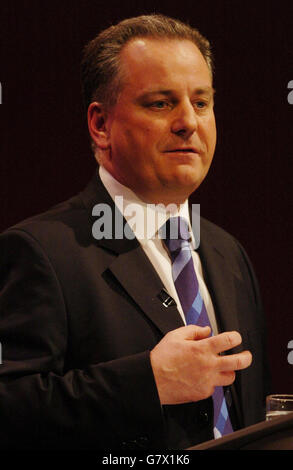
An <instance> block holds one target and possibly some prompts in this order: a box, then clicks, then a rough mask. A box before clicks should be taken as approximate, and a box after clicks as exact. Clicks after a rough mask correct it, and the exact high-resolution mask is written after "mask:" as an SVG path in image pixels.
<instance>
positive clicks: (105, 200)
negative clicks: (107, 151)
mask: <svg viewBox="0 0 293 470" xmlns="http://www.w3.org/2000/svg"><path fill="white" fill-rule="evenodd" d="M80 197H81V198H82V200H83V203H84V205H85V206H86V209H87V211H88V215H89V220H90V224H91V226H92V225H93V223H94V221H95V218H94V217H93V215H92V211H93V207H94V206H95V205H96V204H106V205H107V206H109V207H110V209H111V214H112V227H115V214H116V216H117V213H115V211H117V210H118V209H117V208H116V207H115V205H114V202H113V200H112V198H111V196H110V195H109V193H108V192H107V191H106V189H105V187H104V185H103V184H102V182H101V180H100V178H99V176H98V174H95V175H94V177H93V179H92V180H91V182H90V183H89V185H88V186H87V187H86V189H85V190H84V191H83V192H82V193H81V194H80ZM126 224H127V222H126V221H125V219H124V218H123V231H122V233H123V234H124V233H125V230H124V229H125V225H126ZM112 235H113V236H112V237H111V238H103V239H101V240H95V243H96V244H97V245H98V246H100V247H102V248H104V249H106V250H107V251H110V252H111V253H112V254H113V255H114V256H113V258H112V261H111V263H110V264H109V266H108V269H109V270H110V271H111V272H112V274H113V275H114V276H115V278H116V280H117V282H119V283H120V284H121V285H122V287H123V288H124V289H125V291H126V292H127V293H128V295H129V296H130V297H131V298H132V299H133V300H134V302H135V303H136V304H137V305H138V307H139V308H140V309H141V310H142V312H143V314H144V315H146V316H147V317H148V319H149V320H151V321H152V322H153V324H154V325H155V326H156V327H157V328H158V329H159V330H160V331H161V333H162V334H163V335H164V334H166V333H167V332H168V331H171V330H173V329H175V328H178V327H180V326H183V321H182V319H181V316H180V314H179V312H178V310H177V307H176V305H172V304H171V305H170V306H164V301H163V299H162V296H161V294H162V291H163V289H164V285H163V283H162V281H161V279H160V278H159V276H158V274H157V273H156V271H155V269H154V268H153V266H152V264H151V263H150V261H149V260H148V258H147V256H146V255H145V253H144V251H143V249H142V248H141V245H140V243H139V242H138V240H137V239H136V238H134V239H128V238H126V237H125V236H123V237H122V238H121V239H117V238H115V237H114V232H113V234H112Z"/></svg>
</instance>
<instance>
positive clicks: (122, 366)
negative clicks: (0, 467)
mask: <svg viewBox="0 0 293 470" xmlns="http://www.w3.org/2000/svg"><path fill="white" fill-rule="evenodd" d="M69 337H70V325H69V322H68V312H67V309H66V304H65V301H64V298H63V295H62V289H61V287H60V284H59V282H58V278H57V276H56V273H55V271H54V269H53V267H52V265H51V263H50V260H49V259H48V257H47V256H46V253H44V251H43V250H42V248H41V247H40V246H39V244H38V242H37V241H36V240H34V238H33V237H32V236H30V235H28V234H27V233H25V232H22V231H21V230H14V229H12V230H9V231H7V232H5V233H4V234H2V235H1V237H0V342H1V346H2V358H1V359H2V361H1V364H0V448H1V449H10V448H11V449H30V448H31V449H34V448H40V449H47V448H49V449H67V448H70V449H71V448H73V449H105V448H115V447H117V448H120V447H122V448H123V447H124V448H128V447H129V446H130V448H131V445H132V443H133V444H134V445H135V447H140V446H141V447H142V448H145V447H149V446H156V447H158V446H159V445H162V436H163V420H162V413H161V407H160V402H159V398H158V394H157V390H156V386H155V381H154V377H153V373H152V369H151V365H150V359H149V351H144V352H141V353H138V354H134V355H132V356H129V357H123V358H120V359H115V360H113V361H109V362H104V363H98V364H88V366H87V367H86V368H85V369H83V370H79V369H73V370H66V369H65V366H64V364H65V358H66V356H67V354H68V342H69Z"/></svg>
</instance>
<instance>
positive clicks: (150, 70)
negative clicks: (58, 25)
mask: <svg viewBox="0 0 293 470" xmlns="http://www.w3.org/2000/svg"><path fill="white" fill-rule="evenodd" d="M113 38H114V39H115V40H114V39H113ZM118 38H119V40H118ZM118 43H119V47H118ZM111 47H112V60H111V61H109V57H110V55H111V54H110V55H109V50H111ZM106 51H107V53H106ZM105 63H106V64H107V65H105ZM98 69H99V72H98ZM102 69H105V70H104V71H103V72H101V70H102ZM82 71H83V81H84V96H85V102H86V106H88V125H89V132H90V135H91V138H92V141H93V142H94V146H95V147H96V149H98V152H96V158H97V159H98V160H99V162H100V164H102V165H103V166H104V167H105V168H106V169H107V170H108V171H109V172H110V173H111V174H112V175H113V176H114V177H115V178H116V179H117V180H118V181H120V182H121V183H122V184H124V185H125V186H128V187H129V188H130V189H132V190H133V191H134V192H135V193H136V194H138V195H139V196H140V197H141V198H142V199H143V200H145V201H147V202H156V203H158V202H161V203H165V204H168V203H170V202H177V203H180V202H183V201H184V200H185V199H186V198H187V197H188V196H189V194H190V193H191V192H193V191H194V190H195V189H196V188H197V187H198V186H199V185H200V183H201V182H202V180H203V179H204V177H205V176H206V173H207V171H208V169H209V166H210V164H211V161H212V157H213V154H214V149H215V143H216V128H215V120H214V113H213V88H212V59H211V54H210V48H209V45H208V42H207V41H206V40H205V39H204V38H203V37H202V36H201V35H200V34H199V33H198V32H197V31H196V30H193V29H192V28H190V27H189V26H185V25H183V24H182V23H180V22H178V21H176V20H173V19H169V18H165V17H162V16H153V15H151V16H148V17H145V16H143V17H138V18H134V19H130V20H125V21H123V22H122V23H120V24H119V25H117V26H114V27H111V28H109V29H108V30H106V31H104V32H102V33H101V34H100V35H99V36H98V38H96V39H94V40H93V41H92V42H91V43H90V44H89V45H88V46H87V48H86V51H85V56H84V60H83V66H82ZM106 76H107V77H108V79H106ZM107 80H108V81H107ZM97 153H98V157H97Z"/></svg>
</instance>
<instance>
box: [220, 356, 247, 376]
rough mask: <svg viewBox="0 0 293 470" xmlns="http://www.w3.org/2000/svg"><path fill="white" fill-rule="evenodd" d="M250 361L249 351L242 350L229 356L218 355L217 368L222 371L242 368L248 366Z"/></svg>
mask: <svg viewBox="0 0 293 470" xmlns="http://www.w3.org/2000/svg"><path fill="white" fill-rule="evenodd" d="M251 363H252V354H251V352H250V351H242V352H241V353H238V354H231V355H229V356H219V357H218V364H217V369H218V370H220V371H222V372H225V371H226V372H228V371H234V370H242V369H246V368H247V367H249V366H250V365H251Z"/></svg>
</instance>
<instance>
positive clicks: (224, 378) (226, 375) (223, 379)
mask: <svg viewBox="0 0 293 470" xmlns="http://www.w3.org/2000/svg"><path fill="white" fill-rule="evenodd" d="M235 377H236V374H235V372H234V371H232V372H231V371H230V372H221V373H220V374H219V375H218V379H217V381H216V383H215V385H216V386H221V387H227V386H228V385H232V383H233V382H234V380H235Z"/></svg>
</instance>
